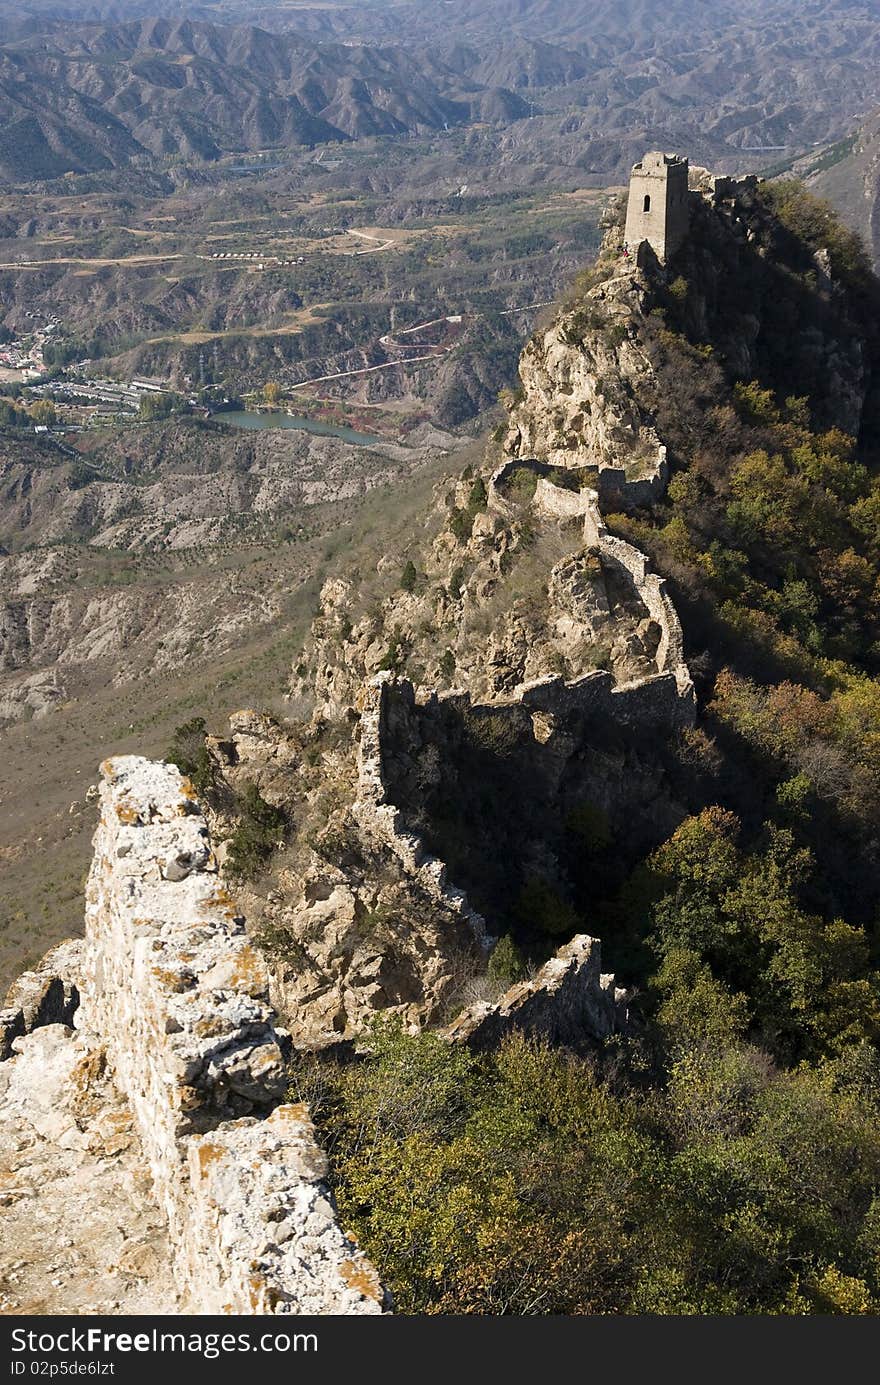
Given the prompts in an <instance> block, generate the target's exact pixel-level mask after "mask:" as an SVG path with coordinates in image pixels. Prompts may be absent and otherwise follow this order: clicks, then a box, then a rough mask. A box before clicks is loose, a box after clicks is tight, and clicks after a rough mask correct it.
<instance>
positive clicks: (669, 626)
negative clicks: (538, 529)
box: [584, 491, 696, 720]
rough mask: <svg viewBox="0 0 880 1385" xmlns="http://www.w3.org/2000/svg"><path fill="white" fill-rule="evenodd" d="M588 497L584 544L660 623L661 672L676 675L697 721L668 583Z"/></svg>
mask: <svg viewBox="0 0 880 1385" xmlns="http://www.w3.org/2000/svg"><path fill="white" fill-rule="evenodd" d="M584 494H585V495H588V496H590V497H591V503H590V504H589V505H588V506H587V509H586V513H585V519H584V542H585V544H586V545H587V547H588V548H595V549H597V550H598V552H599V555H600V557H601V558H602V559H603V561H605V562H608V563H611V564H613V565H614V566H615V567H616V568H617V569H618V570H619V571H620V572H623V573H625V574H626V576H627V577H628V578H629V580H630V581H631V582H632V584H633V586H634V588H635V590H636V591H637V593H638V595H639V597H640V599H641V600H642V602H643V603H644V605H645V607H646V608H647V611H648V614H649V615H650V617H651V619H652V620H654V621H656V622H657V625H658V627H659V629H660V643H659V645H658V646H657V655H656V658H657V668H658V670H659V672H660V673H671V674H673V676H674V678H675V682H676V686H677V687H678V690H679V693H680V695H681V698H682V702H683V704H684V706H683V713H682V714H683V716H685V717H689V719H690V720H693V719H694V718H695V717H696V699H695V696H694V685H693V680H692V678H691V675H690V670H689V669H688V666H687V664H686V663H685V658H684V632H683V630H682V628H681V621H680V620H679V618H678V612H677V611H676V609H675V605H674V603H673V600H672V597H671V596H670V595H669V592H668V590H667V586H666V581H665V579H664V578H662V577H658V576H657V574H656V573H654V572H651V571H650V570H649V568H648V559H647V558H646V556H645V554H644V553H642V552H641V551H640V550H639V549H638V548H635V547H634V546H633V545H632V544H631V543H627V542H626V540H625V539H621V538H618V537H617V536H616V535H615V534H610V533H609V532H608V529H607V528H606V526H605V521H604V520H603V518H602V514H601V511H600V509H599V498H598V496H597V495H595V493H594V492H592V491H586V492H584Z"/></svg>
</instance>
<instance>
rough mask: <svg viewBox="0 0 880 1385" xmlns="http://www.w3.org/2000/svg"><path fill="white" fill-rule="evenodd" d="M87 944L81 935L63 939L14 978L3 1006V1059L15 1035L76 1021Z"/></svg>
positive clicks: (0, 1024)
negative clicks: (63, 941) (30, 968)
mask: <svg viewBox="0 0 880 1385" xmlns="http://www.w3.org/2000/svg"><path fill="white" fill-rule="evenodd" d="M83 951H84V944H83V942H82V941H81V940H80V939H71V940H70V941H69V942H66V943H59V945H58V946H57V947H53V948H52V950H51V952H47V953H46V956H45V957H44V958H43V959H42V960H41V961H40V963H39V964H38V965H37V966H36V967H35V968H34V969H33V971H25V972H22V974H21V976H19V977H18V978H17V980H16V981H14V982H13V984H12V986H11V987H10V988H9V991H8V993H7V996H6V1001H5V1003H4V1007H3V1009H2V1010H0V1062H3V1061H5V1060H6V1059H7V1058H8V1057H9V1056H10V1054H11V1052H12V1044H13V1041H14V1040H15V1039H18V1038H20V1037H21V1036H22V1035H23V1034H30V1033H31V1031H32V1030H34V1029H39V1028H41V1027H42V1026H43V1025H46V1024H66V1025H70V1024H72V1023H73V1017H74V1014H75V1013H76V1009H77V1006H78V1005H79V988H80V985H81V976H82V967H83Z"/></svg>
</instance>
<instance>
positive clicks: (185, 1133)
mask: <svg viewBox="0 0 880 1385" xmlns="http://www.w3.org/2000/svg"><path fill="white" fill-rule="evenodd" d="M102 778H103V782H102V786H101V795H100V802H101V818H100V823H99V826H98V829H97V831H96V833H95V840H94V857H93V863H92V870H91V875H90V877H89V883H88V889H87V902H86V947H85V957H84V961H83V974H82V1003H81V1006H80V1010H79V1011H78V1013H77V1026H78V1027H79V1028H80V1029H83V1030H85V1031H89V1032H91V1033H92V1034H93V1035H95V1036H96V1037H97V1038H98V1039H99V1040H100V1041H101V1042H102V1043H103V1044H104V1046H105V1047H106V1052H107V1057H108V1061H109V1063H110V1066H111V1069H112V1071H113V1075H114V1078H115V1081H116V1083H117V1085H118V1087H119V1089H120V1090H121V1091H122V1093H123V1095H124V1096H125V1097H126V1098H127V1100H128V1102H129V1104H130V1106H131V1108H132V1111H133V1114H134V1117H135V1122H136V1125H137V1127H138V1130H139V1134H140V1138H141V1142H142V1144H143V1149H144V1153H145V1156H146V1160H147V1163H148V1165H149V1167H150V1171H151V1174H152V1176H153V1181H154V1185H155V1190H156V1196H157V1199H158V1201H159V1204H160V1206H161V1208H162V1209H163V1211H164V1213H165V1216H166V1217H167V1220H168V1227H169V1232H170V1240H171V1244H172V1247H173V1252H174V1265H173V1268H174V1272H175V1277H176V1278H177V1281H178V1283H179V1285H180V1288H181V1290H182V1291H183V1292H184V1293H185V1294H186V1295H188V1297H189V1300H190V1302H191V1303H192V1304H193V1306H194V1310H195V1311H196V1312H199V1313H221V1312H222V1313H248V1314H250V1313H265V1312H267V1313H296V1314H300V1313H322V1314H324V1313H339V1314H357V1313H378V1312H381V1311H382V1306H381V1305H382V1302H383V1292H382V1289H381V1286H380V1285H379V1282H378V1279H377V1277H376V1274H375V1271H374V1270H373V1268H372V1266H371V1265H370V1263H369V1262H368V1261H367V1260H366V1259H364V1257H363V1256H362V1255H361V1253H360V1252H359V1251H358V1250H357V1248H356V1247H355V1246H354V1244H353V1243H352V1242H351V1241H350V1240H349V1239H348V1238H347V1237H346V1236H345V1235H343V1232H342V1230H341V1229H340V1227H339V1225H338V1223H337V1221H336V1217H335V1213H334V1209H333V1206H332V1203H331V1201H330V1199H329V1195H328V1192H327V1187H326V1184H325V1182H324V1177H325V1173H326V1167H325V1163H324V1157H323V1155H322V1153H321V1151H320V1149H319V1148H318V1146H317V1144H316V1143H315V1139H314V1131H313V1128H312V1126H311V1123H310V1121H309V1119H308V1114H307V1112H306V1111H305V1109H304V1108H301V1107H291V1106H286V1105H283V1104H280V1103H281V1102H282V1099H283V1096H284V1092H285V1087H286V1074H285V1055H286V1049H287V1046H288V1038H287V1035H286V1034H285V1032H284V1031H283V1030H280V1029H278V1028H277V1027H276V1025H275V1016H274V1012H273V1010H272V1008H271V1006H270V1005H269V1002H268V979H267V975H266V971H265V967H264V964H263V962H262V960H261V958H260V957H259V955H258V954H257V953H256V952H255V951H254V949H253V948H252V947H251V944H250V942H249V941H248V938H247V934H246V932H245V926H244V920H243V919H241V918H240V917H239V916H238V915H237V913H236V910H235V907H234V904H233V901H232V899H231V897H230V896H229V894H228V892H227V891H226V889H225V887H224V885H223V882H222V880H221V878H220V877H219V875H218V873H217V867H216V862H215V859H214V855H213V852H212V850H211V844H210V840H209V837H208V829H207V826H206V824H205V820H204V817H203V816H202V814H201V812H200V810H199V807H198V804H197V802H196V801H195V798H194V796H193V792H192V789H191V786H190V785H189V784H188V781H186V780H185V779H184V778H183V777H182V776H181V774H180V772H179V771H178V770H177V769H176V768H175V767H174V766H172V765H167V764H157V763H153V762H150V761H148V760H144V759H141V758H139V757H136V756H120V757H118V758H116V759H112V760H108V761H106V762H105V763H104V765H103V766H102Z"/></svg>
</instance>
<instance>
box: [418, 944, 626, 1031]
mask: <svg viewBox="0 0 880 1385" xmlns="http://www.w3.org/2000/svg"><path fill="white" fill-rule="evenodd" d="M629 998H630V996H629V992H627V991H624V990H622V989H621V988H620V987H619V986H617V985H616V984H615V979H614V976H613V975H611V974H609V973H606V974H603V972H602V949H601V944H600V942H599V939H598V938H589V937H587V936H586V935H585V934H579V935H578V937H576V938H573V939H572V940H571V942H570V943H567V944H566V945H565V947H562V948H560V950H559V952H557V954H556V956H555V957H551V959H550V961H549V962H547V963H545V965H544V966H543V967H542V968H541V970H540V971H539V972H538V973H537V975H536V976H535V977H533V978H532V980H530V981H520V982H517V984H516V985H514V986H511V988H510V990H508V991H506V992H505V993H504V995H503V996H502V997H501V999H500V1000H499V1001H497V1002H496V1003H495V1004H494V1005H492V1004H490V1003H488V1002H487V1001H480V1002H478V1003H477V1004H476V1005H472V1006H471V1007H470V1009H468V1010H464V1011H463V1012H462V1013H461V1014H460V1015H458V1016H457V1018H456V1019H455V1020H454V1021H453V1022H452V1024H450V1025H449V1026H448V1027H447V1028H446V1029H445V1030H444V1031H443V1034H444V1037H445V1038H447V1039H449V1040H450V1042H452V1043H465V1044H467V1045H468V1047H470V1048H472V1049H475V1050H479V1049H488V1048H496V1047H497V1046H498V1044H499V1043H500V1042H501V1040H502V1039H503V1038H504V1036H505V1035H506V1034H510V1033H512V1032H513V1031H518V1032H519V1033H522V1034H529V1035H534V1036H536V1037H539V1038H542V1039H545V1040H547V1041H548V1042H549V1043H560V1044H566V1043H568V1044H574V1045H575V1046H579V1045H580V1044H582V1043H583V1042H584V1039H588V1040H593V1041H594V1042H598V1043H601V1042H602V1041H604V1040H605V1039H608V1038H610V1037H611V1036H612V1035H613V1034H623V1033H626V1032H627V1030H628V1029H629V1027H630V1017H629V1007H628V1000H629Z"/></svg>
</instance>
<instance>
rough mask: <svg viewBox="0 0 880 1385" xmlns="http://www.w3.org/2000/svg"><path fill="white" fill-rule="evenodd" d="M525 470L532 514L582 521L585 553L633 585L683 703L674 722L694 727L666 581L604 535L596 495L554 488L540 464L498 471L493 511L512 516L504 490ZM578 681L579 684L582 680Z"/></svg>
mask: <svg viewBox="0 0 880 1385" xmlns="http://www.w3.org/2000/svg"><path fill="white" fill-rule="evenodd" d="M524 466H525V467H527V468H529V469H530V470H534V471H535V472H536V473H537V475H538V481H537V485H536V487H535V494H534V496H533V497H532V502H531V503H532V505H533V506H534V508H535V509H536V510H537V511H538V512H539V513H541V514H544V515H547V516H548V517H549V518H551V519H559V520H567V519H581V518H582V519H583V525H584V545H585V547H586V548H588V549H591V550H592V551H594V552H596V553H598V554H599V557H600V558H601V559H602V561H603V562H606V563H608V564H610V565H611V566H612V567H614V568H616V570H617V571H618V572H620V573H621V574H622V575H623V576H624V577H626V579H627V580H628V581H629V582H630V584H631V585H632V587H633V589H634V590H635V592H636V594H637V595H638V597H639V599H640V601H641V602H642V604H643V606H644V607H645V608H646V610H647V612H648V614H649V616H650V617H651V619H652V620H653V621H655V622H656V624H657V626H658V627H659V630H660V642H659V644H658V646H657V654H656V659H657V672H658V673H659V674H669V673H671V674H672V675H673V677H674V678H675V683H676V687H677V689H678V694H679V697H680V698H681V703H682V705H681V707H679V708H678V709H677V711H676V713H675V719H677V720H681V721H683V722H685V723H687V722H690V723H693V721H694V720H695V718H696V698H695V695H694V685H693V680H692V679H691V675H690V671H689V669H688V666H687V664H686V663H685V658H684V633H683V631H682V628H681V621H680V620H679V618H678V612H677V611H676V609H675V605H674V603H673V601H672V598H671V597H670V595H669V591H668V589H667V586H666V581H665V579H664V578H662V577H658V576H657V574H656V573H654V572H651V571H650V570H649V568H648V559H647V558H646V556H645V554H644V553H642V552H641V550H640V549H638V548H635V547H634V546H633V544H631V543H627V542H626V540H625V539H621V538H617V537H616V536H615V535H614V534H610V533H609V532H608V529H607V528H606V526H605V521H604V520H603V518H602V512H601V509H600V504H599V496H598V494H597V493H596V491H593V490H589V489H586V490H580V491H572V490H567V489H566V488H565V487H562V486H556V485H554V484H553V482H552V481H550V480H549V479H548V478H547V476H545V475H542V474H541V473H542V472H543V471H544V470H545V467H544V466H543V465H542V464H541V463H528V462H526V463H523V462H519V461H510V462H505V463H504V464H503V465H502V466H500V467H498V468H497V470H496V471H495V472H494V473H493V475H492V477H491V480H490V482H489V503H490V505H491V506H492V507H493V508H494V509H497V510H499V511H501V512H502V513H504V514H508V515H509V514H511V513H512V507H511V504H510V502H509V501H508V500H507V499H505V497H504V494H503V491H502V487H503V485H504V482H505V480H507V478H508V477H510V476H511V475H512V474H513V473H514V472H516V471H518V470H521V469H522V468H523V467H524ZM634 484H638V483H634ZM588 676H589V675H588ZM576 681H577V682H578V683H580V682H582V681H583V680H581V679H579V680H576ZM633 686H636V685H635V684H627V685H626V687H628V688H629V687H633Z"/></svg>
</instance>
